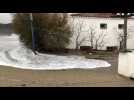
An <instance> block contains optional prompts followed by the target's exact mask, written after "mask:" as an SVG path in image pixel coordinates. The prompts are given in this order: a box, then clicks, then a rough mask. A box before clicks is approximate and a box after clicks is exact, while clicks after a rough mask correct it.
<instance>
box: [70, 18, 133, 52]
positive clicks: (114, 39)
mask: <svg viewBox="0 0 134 100" xmlns="http://www.w3.org/2000/svg"><path fill="white" fill-rule="evenodd" d="M69 23H70V25H71V27H75V28H74V29H75V34H73V37H72V38H71V43H70V45H69V46H68V48H71V49H74V48H75V47H76V46H75V39H76V34H77V31H78V30H77V27H78V25H80V24H81V23H83V28H82V32H81V36H80V38H82V37H86V38H87V39H86V40H88V36H89V33H88V32H87V30H88V29H89V27H92V28H94V29H95V31H96V33H97V34H98V35H99V34H102V33H103V34H106V37H105V39H104V42H105V45H104V47H103V48H99V49H102V50H105V49H106V47H107V46H119V44H120V42H119V39H118V37H119V33H120V32H121V33H123V29H118V24H123V23H124V21H123V19H120V18H91V17H69ZM101 23H106V24H107V29H100V24H101ZM128 34H129V38H128V45H127V47H128V49H134V19H129V20H128ZM82 45H83V46H90V42H89V41H84V42H83V44H82Z"/></svg>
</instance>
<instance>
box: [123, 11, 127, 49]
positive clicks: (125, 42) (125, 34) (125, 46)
mask: <svg viewBox="0 0 134 100" xmlns="http://www.w3.org/2000/svg"><path fill="white" fill-rule="evenodd" d="M127 23H128V13H124V41H123V42H124V43H123V44H124V45H123V51H127Z"/></svg>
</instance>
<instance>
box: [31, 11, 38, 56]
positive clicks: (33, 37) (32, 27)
mask: <svg viewBox="0 0 134 100" xmlns="http://www.w3.org/2000/svg"><path fill="white" fill-rule="evenodd" d="M30 23H31V32H32V50H33V53H34V54H35V55H37V53H36V47H35V33H34V26H33V14H32V13H30Z"/></svg>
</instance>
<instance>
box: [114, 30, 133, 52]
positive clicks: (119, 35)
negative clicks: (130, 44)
mask: <svg viewBox="0 0 134 100" xmlns="http://www.w3.org/2000/svg"><path fill="white" fill-rule="evenodd" d="M114 32H115V33H116V35H117V41H118V42H119V44H120V45H119V47H120V48H119V49H120V50H121V51H123V50H124V31H123V29H122V30H119V29H117V28H114ZM131 32H133V31H132V29H131V28H128V31H127V36H125V38H126V40H127V39H128V38H129V37H130V36H131V34H130V33H131Z"/></svg>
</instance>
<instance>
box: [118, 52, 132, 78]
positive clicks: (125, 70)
mask: <svg viewBox="0 0 134 100" xmlns="http://www.w3.org/2000/svg"><path fill="white" fill-rule="evenodd" d="M118 73H119V74H121V75H124V76H126V77H133V78H134V51H133V52H128V53H120V54H119V60H118Z"/></svg>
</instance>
